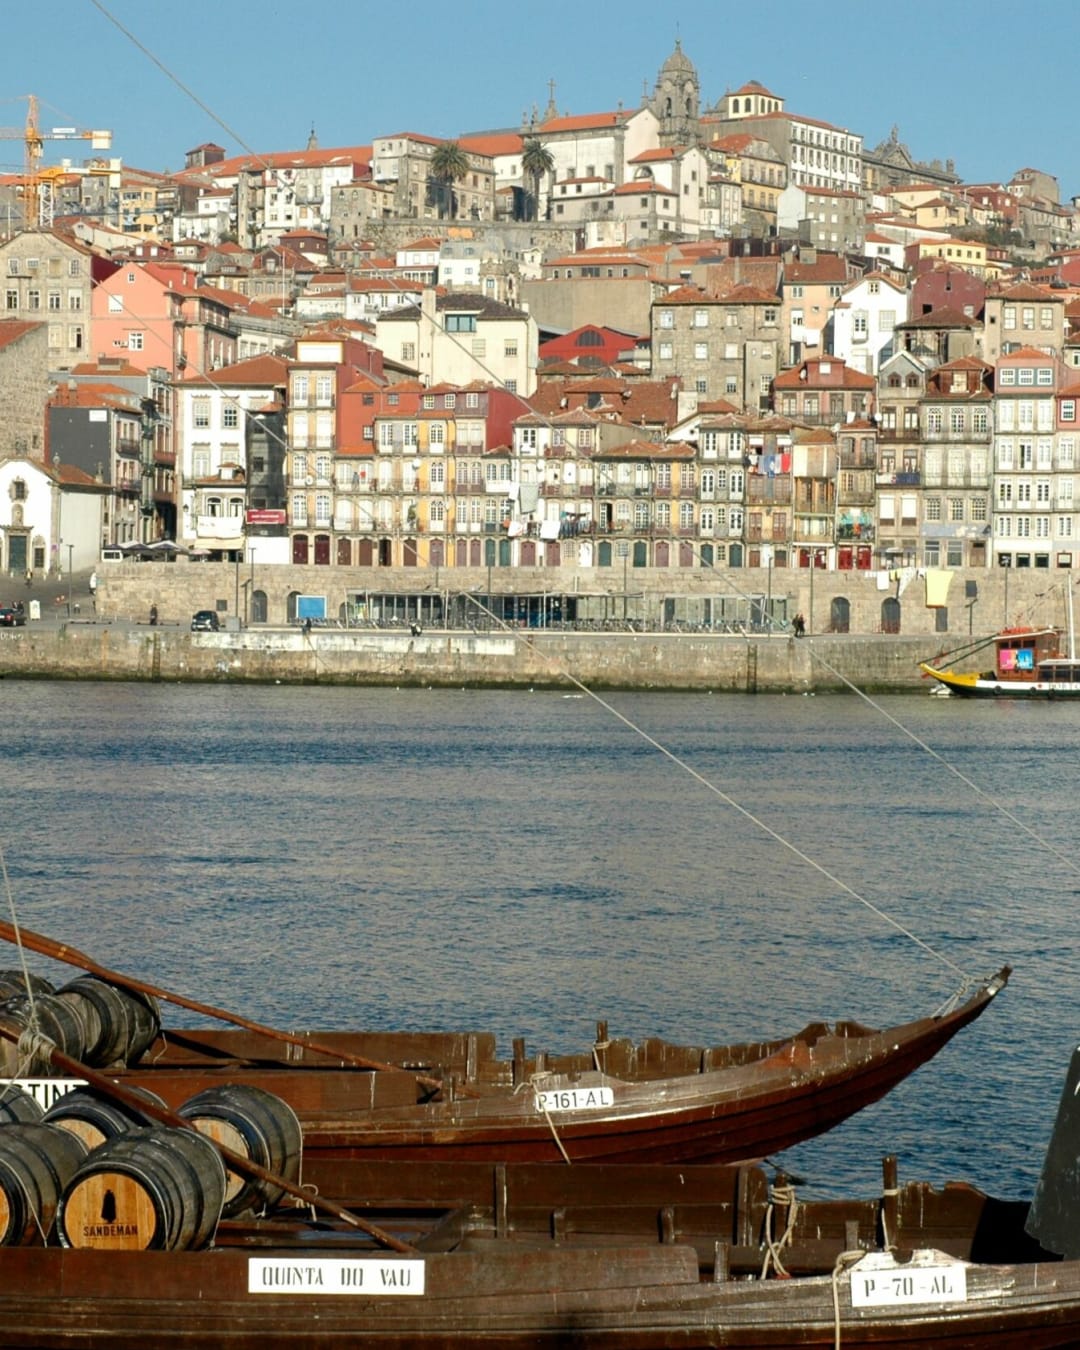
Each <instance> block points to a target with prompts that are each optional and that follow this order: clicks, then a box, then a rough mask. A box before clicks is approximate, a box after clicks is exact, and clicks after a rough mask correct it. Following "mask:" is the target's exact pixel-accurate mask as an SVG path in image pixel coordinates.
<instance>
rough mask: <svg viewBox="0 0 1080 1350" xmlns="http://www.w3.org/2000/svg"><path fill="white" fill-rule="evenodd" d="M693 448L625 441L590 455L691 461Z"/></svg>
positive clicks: (602, 448) (604, 457)
mask: <svg viewBox="0 0 1080 1350" xmlns="http://www.w3.org/2000/svg"><path fill="white" fill-rule="evenodd" d="M694 454H695V451H694V447H693V446H692V445H689V444H688V443H687V442H686V441H675V442H672V443H671V444H670V445H658V444H657V443H656V442H655V441H626V442H624V444H622V445H605V446H602V447H601V448H600V449H598V450H594V451H593V453H592V457H593V459H693V458H694Z"/></svg>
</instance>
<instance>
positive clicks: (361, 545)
mask: <svg viewBox="0 0 1080 1350" xmlns="http://www.w3.org/2000/svg"><path fill="white" fill-rule="evenodd" d="M374 556H375V545H374V544H373V543H372V541H371V540H370V539H361V540H359V541H358V542H357V545H356V565H357V567H370V566H371V562H372V559H373V558H374Z"/></svg>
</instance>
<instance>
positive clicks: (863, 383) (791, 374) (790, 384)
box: [773, 357, 877, 389]
mask: <svg viewBox="0 0 1080 1350" xmlns="http://www.w3.org/2000/svg"><path fill="white" fill-rule="evenodd" d="M820 364H826V365H830V366H832V368H833V370H832V372H831V373H830V376H829V377H828V379H827V380H825V378H824V377H822V376H820V375H819V376H818V377H817V378H816V379H815V377H814V374H813V368H814V367H815V366H818V365H820ZM837 369H839V371H840V373H841V377H842V383H841V386H838V385H837V384H836V381H835V379H834V378H833V376H834V375H835V372H836V371H837ZM819 381H820V382H819ZM876 386H877V381H876V380H875V378H874V377H873V375H864V374H863V373H862V372H861V371H858V370H852V369H851V367H850V366H847V365H845V364H844V362H843V361H839V360H836V359H835V358H831V357H822V358H820V360H819V359H818V358H816V357H815V358H813V359H812V360H811V361H803V363H802V364H801V365H799V366H795V367H793V368H792V369H791V370H785V371H784V372H783V373H782V374H780V375H777V377H776V379H775V380H773V388H774V389H826V388H838V387H843V388H844V389H874V388H876Z"/></svg>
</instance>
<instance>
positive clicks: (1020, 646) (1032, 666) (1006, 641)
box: [987, 628, 1080, 680]
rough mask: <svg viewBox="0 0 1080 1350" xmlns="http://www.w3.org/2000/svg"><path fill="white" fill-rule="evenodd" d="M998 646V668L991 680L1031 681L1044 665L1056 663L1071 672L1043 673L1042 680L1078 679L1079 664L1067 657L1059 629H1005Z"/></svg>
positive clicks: (998, 640) (1000, 634)
mask: <svg viewBox="0 0 1080 1350" xmlns="http://www.w3.org/2000/svg"><path fill="white" fill-rule="evenodd" d="M995 646H996V648H997V669H996V670H995V671H994V673H993V674H992V675H989V676H987V678H988V679H996V680H1031V679H1034V678H1035V672H1036V670H1039V669H1040V668H1042V667H1043V666H1044V664H1045V663H1047V662H1055V664H1060V666H1061V667H1062V669H1063V670H1068V671H1069V672H1070V673H1069V674H1067V675H1066V674H1054V675H1053V676H1051V675H1049V674H1040V678H1045V679H1051V678H1052V679H1054V680H1065V679H1069V680H1072V679H1075V678H1076V677H1075V675H1074V674H1072V672H1073V671H1074V670H1076V669H1078V668H1080V662H1073V661H1069V660H1068V659H1066V658H1065V653H1064V652H1063V651H1062V650H1061V646H1062V636H1061V633H1060V632H1059V631H1058V630H1057V629H1056V628H1006V629H1003V630H1002V632H1001V633H999V634H998V637H997V639H996V642H995Z"/></svg>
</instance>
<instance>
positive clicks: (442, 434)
mask: <svg viewBox="0 0 1080 1350" xmlns="http://www.w3.org/2000/svg"><path fill="white" fill-rule="evenodd" d="M445 442H446V428H445V427H444V425H443V424H442V422H432V423H431V425H430V426H429V427H428V445H444V444H445Z"/></svg>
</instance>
